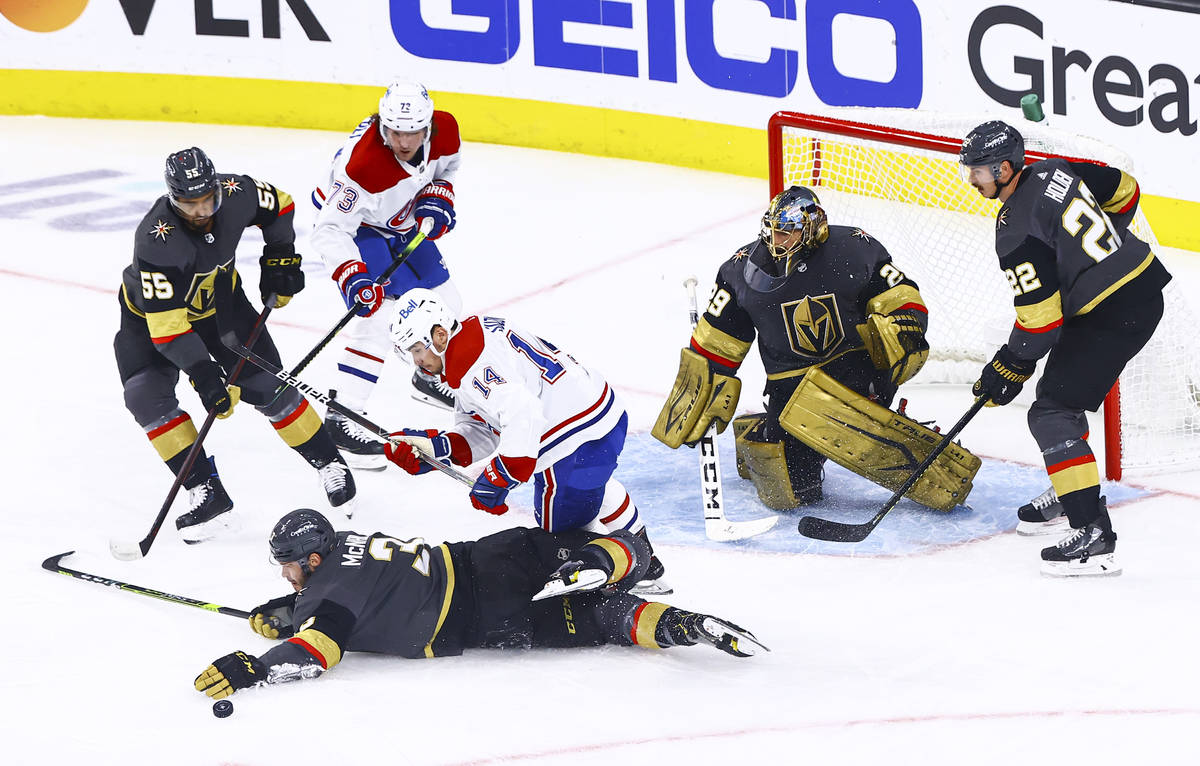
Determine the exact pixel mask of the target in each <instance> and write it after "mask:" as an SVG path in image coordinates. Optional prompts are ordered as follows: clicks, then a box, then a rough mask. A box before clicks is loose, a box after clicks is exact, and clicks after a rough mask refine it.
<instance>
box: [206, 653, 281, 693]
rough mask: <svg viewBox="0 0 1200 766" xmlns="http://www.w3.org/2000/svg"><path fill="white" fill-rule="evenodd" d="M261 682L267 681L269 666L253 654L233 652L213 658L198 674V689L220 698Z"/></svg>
mask: <svg viewBox="0 0 1200 766" xmlns="http://www.w3.org/2000/svg"><path fill="white" fill-rule="evenodd" d="M260 683H264V684H265V683H267V666H266V665H264V664H263V663H262V661H261V660H259V659H258V658H257V657H255V656H254V655H253V654H246V653H245V652H233V653H232V654H227V655H225V656H224V657H220V658H218V659H215V660H213V663H212V664H211V665H209V666H208V667H207V668H205V669H204V672H203V673H201V674H200V675H198V676H196V691H198V692H204V693H205V694H207V695H208V696H210V697H212V698H213V699H215V700H219V699H222V698H224V697H228V696H229V695H231V694H233V693H234V692H236V691H238V690H239V689H249V688H250V687H251V686H257V685H258V684H260Z"/></svg>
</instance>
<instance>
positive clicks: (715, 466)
mask: <svg viewBox="0 0 1200 766" xmlns="http://www.w3.org/2000/svg"><path fill="white" fill-rule="evenodd" d="M683 286H684V288H685V289H686V290H687V293H688V301H689V303H690V309H689V313H688V316H689V318H690V319H691V322H692V329H693V330H695V329H696V324H697V323H698V322H699V321H700V312H699V310H698V308H697V306H696V278H695V277H688V278H687V279H685V280H684V281H683ZM698 444H699V447H700V452H699V454H700V495H701V497H702V498H703V500H704V534H705V536H706V537H708V539H709V540H718V541H721V542H729V541H732V540H744V539H746V538H747V537H754V536H755V535H761V534H762V533H763V532H766V531H768V530H770V529H771V528H772V527H774V526H775V523H776V522H778V521H779V517H778V516H767V517H764V518H761V519H754V520H753V521H730V520H729V519H727V518H725V508H724V503H725V492H724V489H723V487H722V485H721V457H720V455H719V454H718V452H717V429H716V427H715V426H714V425H712V424H709V426H708V430H707V431H705V432H704V436H702V437H700V441H699V443H698Z"/></svg>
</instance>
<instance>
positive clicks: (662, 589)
mask: <svg viewBox="0 0 1200 766" xmlns="http://www.w3.org/2000/svg"><path fill="white" fill-rule="evenodd" d="M629 592H630V593H632V594H633V595H635V596H640V597H642V598H646V597H647V596H669V595H671V594H672V593H674V592H675V589H674V588H672V587H671V586H670V584H669V583H667V581H666V580H664V579H663V578H661V577H660V578H658V579H657V580H639V581H638V583H637V585H634V586H633V587H632V588H630V589H629Z"/></svg>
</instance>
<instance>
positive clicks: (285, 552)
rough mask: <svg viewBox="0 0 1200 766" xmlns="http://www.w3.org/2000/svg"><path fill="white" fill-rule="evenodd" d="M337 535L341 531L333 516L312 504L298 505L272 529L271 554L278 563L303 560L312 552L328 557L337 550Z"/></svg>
mask: <svg viewBox="0 0 1200 766" xmlns="http://www.w3.org/2000/svg"><path fill="white" fill-rule="evenodd" d="M336 538H337V532H336V531H334V529H333V525H332V524H330V523H329V519H327V518H325V517H324V516H323V515H321V514H320V513H318V512H317V511H314V510H312V509H311V508H298V509H296V510H294V511H292V512H291V513H289V514H287V515H286V516H284V517H283V518H282V519H280V520H279V521H278V522H276V524H275V528H274V529H272V530H271V537H270V545H271V558H273V559H274V560H275V563H277V564H287V563H288V562H290V561H301V562H303V561H305V560H306V559H307V558H308V555H309V554H310V553H319V554H320V555H321V558H325V557H326V556H328V555H329V554H330V553H331V552H332V551H333V545H334V542H335V540H336ZM305 568H306V569H307V566H306V567H305Z"/></svg>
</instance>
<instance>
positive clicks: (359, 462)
mask: <svg viewBox="0 0 1200 766" xmlns="http://www.w3.org/2000/svg"><path fill="white" fill-rule="evenodd" d="M338 451H339V452H341V453H342V459H343V460H345V461H346V465H348V466H350V467H351V468H354V469H356V470H359V471H382V470H384V469H386V468H387V465H388V459H387V455H359V454H356V453H354V452H346V451H345V450H338Z"/></svg>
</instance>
